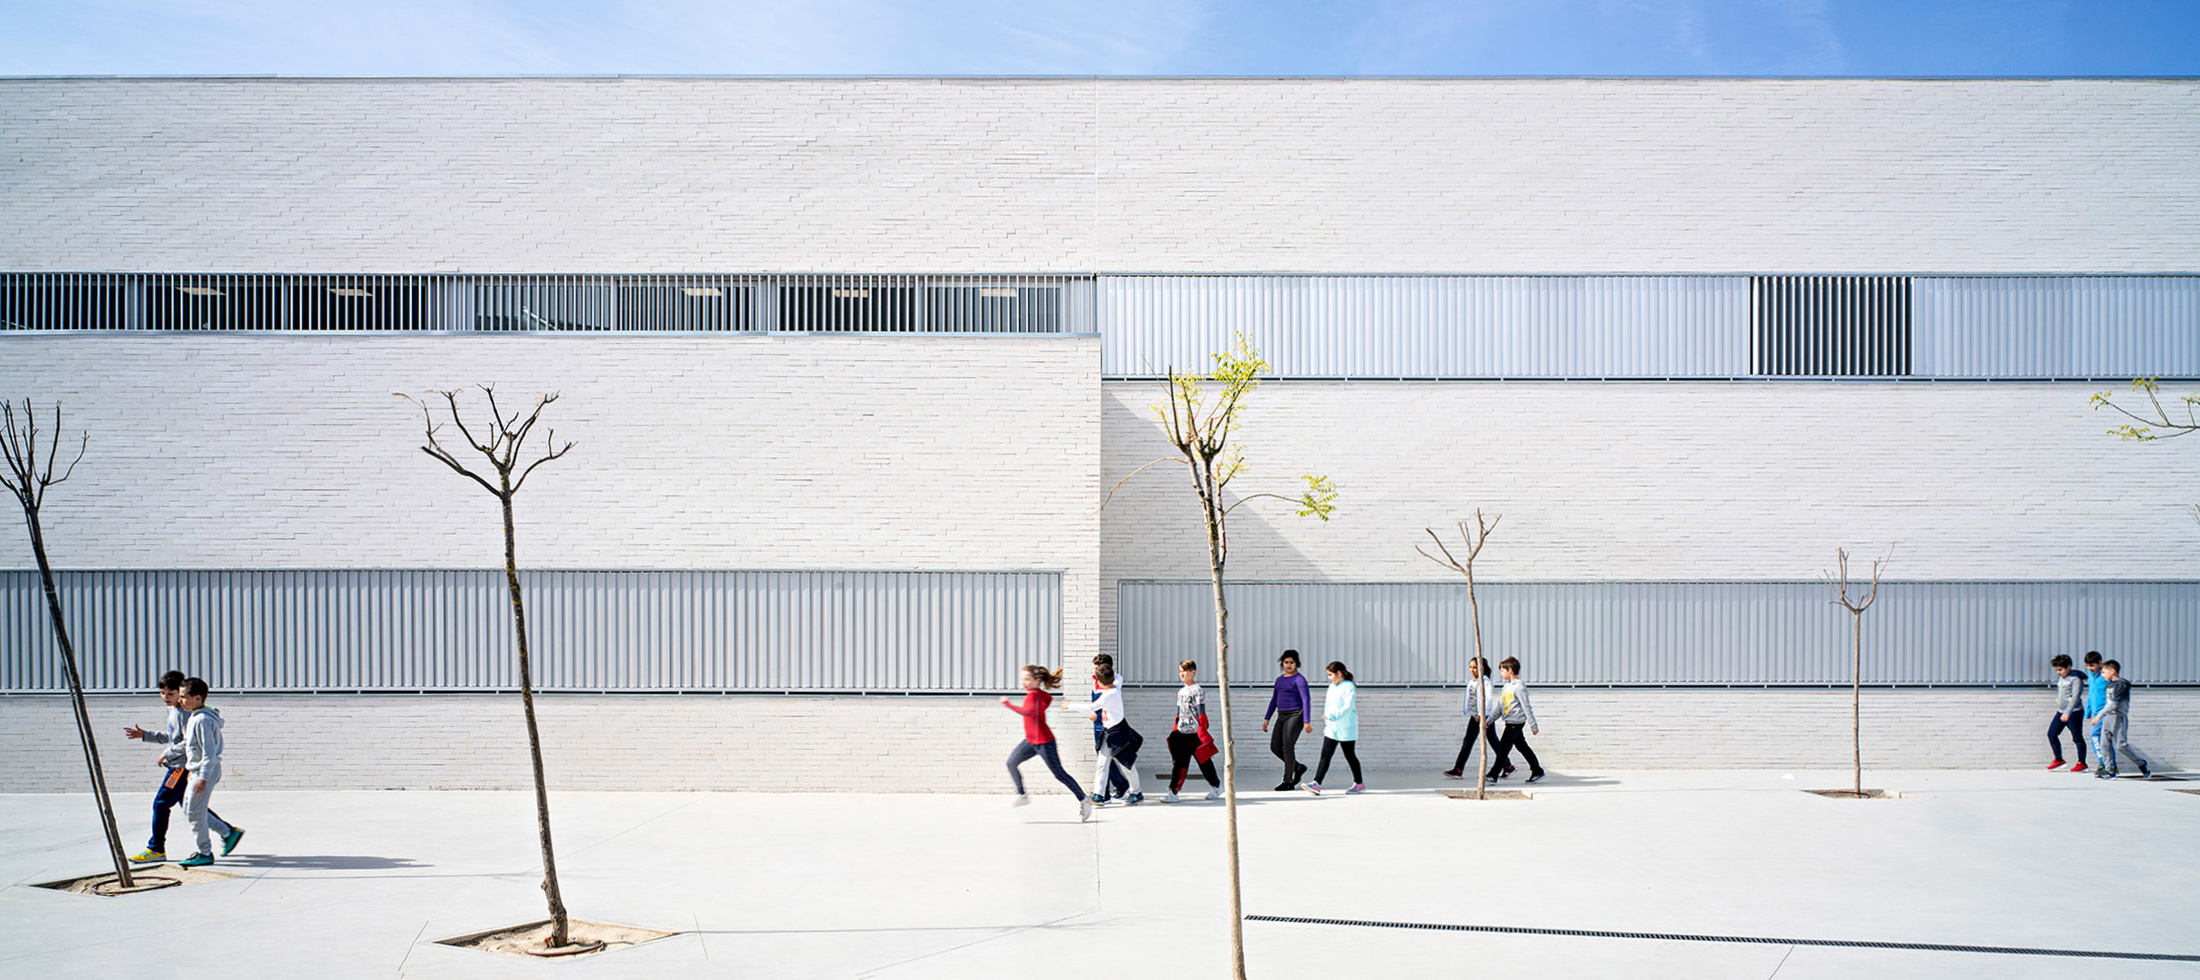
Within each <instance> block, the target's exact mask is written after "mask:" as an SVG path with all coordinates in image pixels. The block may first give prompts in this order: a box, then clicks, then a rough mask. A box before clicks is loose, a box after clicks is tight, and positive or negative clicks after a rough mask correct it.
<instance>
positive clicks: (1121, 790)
mask: <svg viewBox="0 0 2200 980" xmlns="http://www.w3.org/2000/svg"><path fill="white" fill-rule="evenodd" d="M1103 669H1105V670H1108V671H1110V672H1112V671H1114V670H1115V658H1114V657H1111V656H1108V655H1107V654H1105V653H1103V654H1100V655H1098V656H1096V657H1093V658H1092V699H1093V700H1094V701H1098V700H1100V671H1101V670H1103ZM1092 750H1093V751H1094V752H1106V751H1107V750H1108V726H1106V725H1103V724H1101V723H1100V716H1098V715H1094V716H1093V719H1092ZM1130 791H1131V788H1130V782H1129V781H1128V780H1126V779H1124V778H1123V774H1122V772H1120V771H1110V773H1109V775H1108V780H1107V782H1105V783H1102V784H1100V785H1098V786H1095V787H1093V788H1092V793H1093V798H1094V801H1095V802H1099V803H1106V802H1108V801H1109V800H1119V799H1122V798H1123V797H1125V796H1127V795H1129V794H1130Z"/></svg>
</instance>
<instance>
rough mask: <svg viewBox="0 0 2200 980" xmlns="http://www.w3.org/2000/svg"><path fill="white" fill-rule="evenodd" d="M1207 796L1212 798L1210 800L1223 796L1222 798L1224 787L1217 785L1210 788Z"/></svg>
mask: <svg viewBox="0 0 2200 980" xmlns="http://www.w3.org/2000/svg"><path fill="white" fill-rule="evenodd" d="M1207 798H1208V799H1210V800H1219V799H1221V798H1222V787H1220V786H1217V787H1215V788H1213V789H1211V790H1208V791H1207Z"/></svg>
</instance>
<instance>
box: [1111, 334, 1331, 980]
mask: <svg viewBox="0 0 2200 980" xmlns="http://www.w3.org/2000/svg"><path fill="white" fill-rule="evenodd" d="M1214 359H1215V370H1214V373H1212V374H1208V375H1204V376H1202V375H1194V374H1183V373H1179V372H1177V371H1176V370H1175V369H1173V368H1172V369H1171V370H1170V371H1169V372H1168V381H1167V385H1168V396H1167V397H1166V398H1165V399H1163V400H1162V401H1160V402H1156V403H1155V404H1154V405H1153V411H1154V415H1155V417H1157V418H1158V419H1159V420H1160V421H1161V425H1162V429H1163V432H1164V433H1165V434H1166V435H1167V437H1168V440H1169V444H1170V445H1172V446H1174V447H1176V451H1177V455H1175V456H1164V457H1162V458H1160V459H1156V460H1153V461H1152V462H1149V463H1147V464H1145V465H1144V466H1140V467H1139V468H1138V469H1136V470H1132V471H1131V472H1130V473H1129V474H1128V475H1126V476H1124V477H1123V479H1122V480H1118V481H1116V484H1115V489H1120V488H1121V487H1122V486H1123V484H1124V483H1126V482H1129V480H1130V478H1131V477H1133V476H1137V475H1138V474H1139V473H1141V472H1144V471H1145V470H1146V468H1147V467H1150V466H1153V465H1154V464H1156V463H1165V462H1178V463H1182V464H1184V469H1185V472H1186V475H1188V476H1190V477H1191V480H1192V491H1193V493H1194V494H1195V495H1197V496H1198V498H1199V508H1200V513H1201V515H1202V516H1203V517H1204V519H1205V522H1206V525H1207V569H1208V573H1209V576H1210V578H1211V580H1212V582H1213V586H1214V601H1215V686H1216V689H1217V690H1216V695H1217V696H1216V703H1217V705H1218V706H1219V707H1220V708H1221V712H1222V794H1223V796H1222V798H1223V821H1224V823H1225V825H1226V826H1227V828H1228V829H1227V837H1228V845H1229V873H1230V975H1231V976H1232V977H1235V978H1237V980H1244V978H1245V906H1244V901H1243V896H1242V893H1241V890H1240V887H1239V870H1238V824H1237V739H1236V737H1235V735H1234V734H1233V731H1232V729H1231V727H1230V608H1229V605H1228V603H1226V602H1225V601H1224V599H1223V594H1222V569H1223V565H1224V564H1225V563H1226V562H1227V561H1228V559H1229V556H1230V533H1229V517H1230V512H1231V511H1234V510H1236V509H1238V508H1239V507H1242V506H1244V505H1245V504H1247V503H1249V502H1251V501H1254V500H1258V499H1261V498H1263V497H1266V498H1272V499H1275V500H1283V501H1288V502H1291V503H1294V504H1297V505H1298V507H1299V512H1298V513H1299V516H1300V517H1319V518H1321V519H1322V520H1324V521H1327V520H1328V519H1329V515H1330V513H1331V512H1333V511H1335V510H1336V500H1337V491H1336V489H1335V488H1334V487H1332V486H1331V485H1330V483H1329V478H1328V477H1326V476H1304V477H1301V478H1300V479H1302V480H1304V481H1306V488H1305V490H1303V491H1301V492H1300V494H1299V495H1298V496H1296V497H1286V496H1283V495H1281V494H1275V493H1254V494H1248V495H1246V496H1243V497H1239V498H1237V499H1236V500H1234V501H1226V499H1225V498H1224V496H1223V491H1224V489H1225V488H1227V487H1228V486H1229V485H1230V481H1231V480H1233V479H1235V478H1236V477H1238V476H1240V475H1242V474H1243V473H1244V472H1245V457H1244V455H1243V454H1241V453H1240V452H1239V451H1238V450H1237V449H1236V448H1235V447H1233V446H1231V445H1230V435H1231V434H1232V433H1234V432H1236V431H1237V427H1238V421H1239V412H1240V411H1241V410H1242V409H1243V407H1244V402H1245V396H1247V395H1249V394H1252V392H1253V389H1255V388H1257V387H1259V386H1260V373H1261V372H1262V371H1264V370H1266V369H1267V368H1268V362H1266V361H1264V360H1261V357H1260V352H1258V351H1256V350H1254V349H1253V346H1252V344H1250V343H1249V342H1247V341H1246V339H1245V336H1244V335H1243V334H1240V335H1238V337H1237V343H1236V345H1235V346H1234V347H1233V348H1232V349H1231V351H1230V352H1229V353H1227V354H1216V355H1214ZM1114 494H1115V490H1114V489H1110V490H1109V491H1108V495H1109V496H1110V497H1113V496H1114ZM1101 506H1102V507H1105V506H1107V502H1106V501H1105V500H1103V501H1102V502H1101Z"/></svg>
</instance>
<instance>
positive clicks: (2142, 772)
mask: <svg viewBox="0 0 2200 980" xmlns="http://www.w3.org/2000/svg"><path fill="white" fill-rule="evenodd" d="M2139 778H2140V779H2153V778H2154V767H2153V766H2150V765H2147V764H2146V763H2144V762H2142V763H2139Z"/></svg>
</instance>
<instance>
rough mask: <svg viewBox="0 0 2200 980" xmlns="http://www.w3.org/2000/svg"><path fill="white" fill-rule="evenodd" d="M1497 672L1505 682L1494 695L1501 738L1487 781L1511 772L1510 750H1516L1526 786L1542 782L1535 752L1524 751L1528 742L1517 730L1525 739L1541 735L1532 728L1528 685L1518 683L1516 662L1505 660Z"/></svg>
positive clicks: (1533, 719) (1540, 769)
mask: <svg viewBox="0 0 2200 980" xmlns="http://www.w3.org/2000/svg"><path fill="white" fill-rule="evenodd" d="M1497 672H1498V676H1499V677H1501V678H1503V679H1504V681H1505V688H1504V690H1502V691H1500V692H1499V693H1498V695H1497V716H1498V718H1499V719H1500V720H1502V721H1504V723H1505V737H1504V738H1502V739H1499V740H1498V743H1497V761H1496V762H1493V763H1491V764H1490V772H1489V778H1490V779H1491V780H1492V781H1495V780H1499V779H1503V778H1505V773H1506V771H1507V770H1509V769H1511V768H1512V766H1511V764H1510V761H1511V758H1512V753H1513V750H1514V749H1519V750H1520V757H1521V758H1523V759H1526V760H1528V782H1531V783H1532V782H1535V781H1536V780H1539V779H1542V778H1543V764H1542V763H1541V762H1538V761H1536V757H1535V750H1534V749H1531V748H1529V747H1528V739H1527V737H1526V736H1524V735H1522V734H1521V733H1520V729H1521V728H1522V727H1526V728H1527V729H1528V734H1529V735H1541V734H1543V730H1542V729H1540V728H1537V727H1536V724H1535V709H1534V708H1532V707H1529V706H1528V685H1527V683H1526V682H1525V681H1522V680H1521V679H1520V661H1519V660H1516V659H1514V658H1512V657H1506V658H1505V659H1503V660H1500V661H1498V662H1497Z"/></svg>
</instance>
